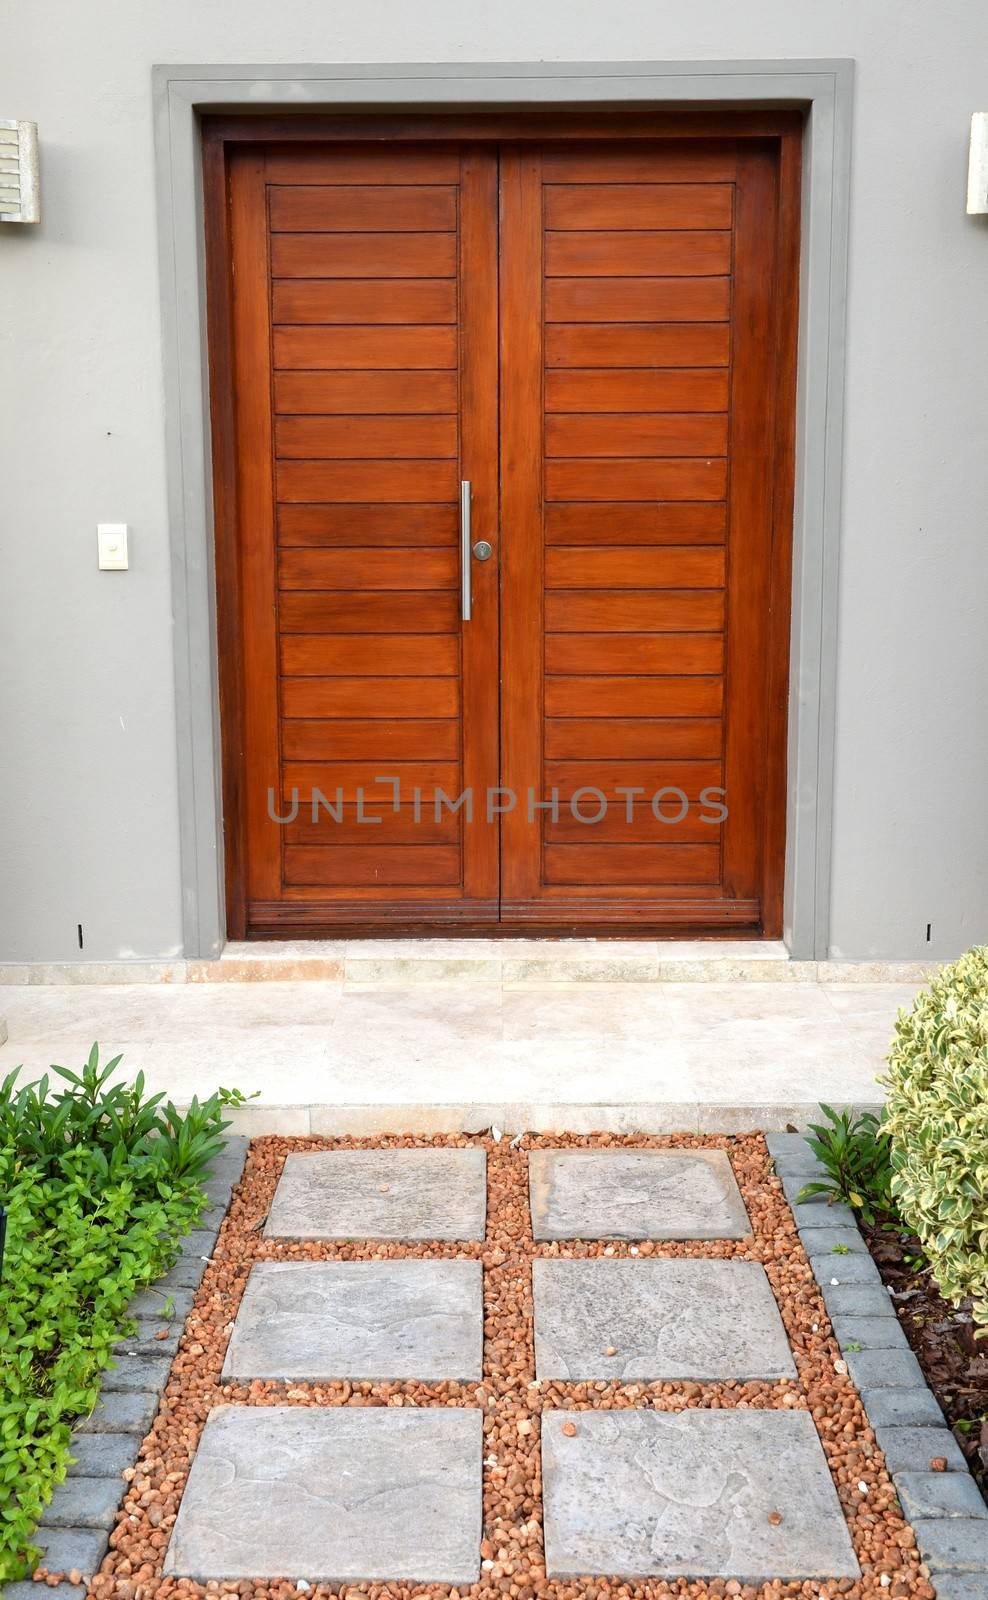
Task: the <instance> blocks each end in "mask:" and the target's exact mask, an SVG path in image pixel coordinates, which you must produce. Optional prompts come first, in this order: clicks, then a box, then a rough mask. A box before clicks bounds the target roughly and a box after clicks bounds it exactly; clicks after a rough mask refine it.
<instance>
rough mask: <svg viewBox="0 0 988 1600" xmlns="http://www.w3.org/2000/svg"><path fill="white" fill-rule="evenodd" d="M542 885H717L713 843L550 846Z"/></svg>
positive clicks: (716, 853) (717, 856) (717, 854)
mask: <svg viewBox="0 0 988 1600" xmlns="http://www.w3.org/2000/svg"><path fill="white" fill-rule="evenodd" d="M542 870H543V876H544V881H545V882H546V883H549V884H552V883H560V884H562V883H566V884H584V883H594V884H601V883H614V884H620V883H643V884H648V885H650V886H651V885H655V886H656V887H658V886H659V885H661V884H677V883H711V884H712V883H717V882H719V880H720V849H719V847H718V846H717V845H716V844H712V845H703V844H666V845H662V844H585V845H569V844H553V845H547V846H546V848H545V850H544V852H543V858H542Z"/></svg>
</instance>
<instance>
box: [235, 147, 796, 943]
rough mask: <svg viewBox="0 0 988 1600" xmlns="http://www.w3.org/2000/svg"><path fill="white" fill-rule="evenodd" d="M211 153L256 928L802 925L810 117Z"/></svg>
mask: <svg viewBox="0 0 988 1600" xmlns="http://www.w3.org/2000/svg"><path fill="white" fill-rule="evenodd" d="M261 131H263V130H259V127H258V124H257V123H256V122H253V123H249V124H247V123H241V122H236V121H228V122H226V123H218V124H217V125H215V127H213V128H211V129H207V135H206V176H207V195H208V196H209V208H208V227H209V245H210V253H209V265H210V328H211V357H212V395H213V422H214V467H215V476H216V497H217V498H216V513H217V517H216V520H217V535H218V562H217V572H218V595H219V624H220V632H219V638H220V667H221V688H222V719H223V731H224V785H225V813H226V825H227V889H228V910H229V917H230V931H231V933H232V934H233V935H240V936H243V935H244V934H246V935H248V936H249V935H265V934H266V935H271V934H274V933H278V932H283V933H284V932H294V933H306V932H308V933H319V932H327V931H333V930H339V929H342V928H347V927H350V928H355V929H368V930H369V929H373V928H385V927H396V926H404V927H406V928H409V929H413V930H414V929H421V930H427V929H435V928H438V927H441V926H442V925H444V924H454V925H457V926H459V927H466V928H483V927H488V928H489V927H490V926H491V925H492V924H494V925H496V924H501V925H502V926H505V927H508V928H511V927H515V928H521V927H526V926H531V927H543V928H545V927H554V928H557V929H561V930H562V929H577V928H585V929H591V928H598V929H602V930H610V931H615V932H616V931H621V930H625V929H626V930H630V931H641V930H642V929H644V928H653V929H679V930H683V931H690V932H702V931H712V930H718V929H730V930H735V931H736V930H745V929H747V930H751V931H753V932H762V933H767V934H774V933H776V932H778V930H779V923H780V916H781V903H780V902H781V881H782V865H783V859H782V858H783V831H784V830H783V821H784V817H783V813H784V804H783V794H784V781H785V771H784V767H785V761H784V749H785V724H786V698H787V682H786V662H787V648H788V647H787V641H788V620H789V607H788V588H789V525H790V521H791V448H792V446H791V437H792V410H793V368H794V354H793V326H794V300H795V260H796V240H795V220H794V219H795V213H796V195H795V189H796V180H795V176H794V174H795V172H796V170H797V151H798V127H797V125H796V123H795V121H794V120H793V119H791V118H780V117H774V118H772V119H767V118H765V117H760V118H757V119H756V118H749V119H744V118H734V119H730V118H725V117H720V118H719V119H717V120H713V119H706V120H704V119H702V118H692V119H688V118H681V119H679V121H678V122H675V123H673V122H668V121H667V122H665V123H662V122H657V121H656V120H655V119H652V120H651V121H649V120H647V119H638V120H636V121H628V122H627V124H626V125H623V124H622V123H621V121H620V120H619V119H616V118H613V117H612V118H609V119H606V120H605V121H604V122H602V123H597V124H588V123H580V122H577V121H576V120H575V119H568V121H560V122H557V123H556V124H531V123H530V124H519V123H514V124H513V123H511V122H510V121H507V122H505V121H501V120H499V119H495V118H487V119H483V118H481V119H474V120H473V121H472V122H471V123H465V124H463V125H461V126H459V125H451V124H450V123H449V121H448V120H447V121H446V122H444V123H423V124H421V125H416V126H411V125H410V124H409V123H408V122H407V121H406V122H405V123H403V124H395V125H393V126H391V127H389V125H388V124H366V125H364V124H360V123H357V124H355V123H354V122H352V121H351V122H350V123H349V124H338V125H333V124H331V123H320V124H318V125H315V124H312V125H303V124H295V125H292V124H289V125H287V126H285V125H282V126H281V127H279V128H276V129H274V128H273V129H271V137H266V138H263V139H262V138H260V137H259V133H260V132H261Z"/></svg>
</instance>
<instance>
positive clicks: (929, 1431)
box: [765, 1133, 988, 1600]
mask: <svg viewBox="0 0 988 1600" xmlns="http://www.w3.org/2000/svg"><path fill="white" fill-rule="evenodd" d="M765 1142H766V1144H767V1145H768V1151H769V1155H770V1156H771V1157H772V1160H773V1161H774V1163H775V1170H776V1173H777V1174H778V1176H779V1178H780V1179H781V1182H782V1188H783V1192H784V1193H785V1197H786V1199H787V1200H788V1202H789V1204H790V1206H791V1207H792V1209H793V1214H794V1216H795V1218H796V1226H797V1228H798V1230H799V1236H800V1239H801V1240H802V1242H803V1246H804V1248H805V1250H806V1253H807V1255H808V1256H809V1258H810V1266H811V1267H812V1268H813V1273H814V1276H815V1277H816V1281H817V1283H818V1284H819V1286H820V1290H821V1293H822V1294H823V1299H824V1304H825V1305H826V1308H827V1314H828V1316H829V1317H830V1321H831V1324H832V1325H833V1329H834V1334H835V1336H836V1338H837V1342H838V1344H839V1345H840V1348H841V1355H842V1356H843V1358H844V1360H845V1361H846V1362H847V1368H848V1372H849V1373H850V1375H851V1378H852V1380H853V1381H854V1383H855V1385H856V1387H857V1389H858V1393H859V1394H860V1396H861V1400H862V1402H863V1404H864V1408H865V1411H866V1412H867V1414H868V1421H869V1422H870V1423H871V1426H872V1428H873V1429H874V1433H875V1438H876V1439H877V1441H878V1445H879V1448H880V1449H881V1450H882V1451H883V1452H884V1455H885V1461H886V1465H887V1466H888V1469H889V1473H890V1474H891V1478H892V1482H893V1483H894V1485H895V1491H896V1494H897V1495H898V1496H899V1503H900V1505H901V1506H902V1510H903V1512H904V1514H905V1516H906V1517H907V1519H908V1521H909V1522H910V1524H911V1526H912V1528H913V1531H914V1532H915V1534H916V1543H917V1545H918V1547H919V1553H920V1556H921V1557H922V1559H923V1561H925V1563H926V1565H927V1567H928V1568H929V1571H930V1578H931V1580H932V1582H933V1585H934V1587H935V1588H936V1592H937V1600H985V1597H986V1596H988V1506H986V1505H985V1502H984V1500H983V1499H982V1497H981V1492H980V1490H979V1489H978V1486H977V1484H976V1483H975V1481H974V1479H973V1478H972V1477H971V1474H970V1473H969V1471H968V1467H967V1462H966V1461H965V1459H964V1456H963V1454H962V1452H961V1450H960V1449H959V1448H958V1445H957V1441H956V1440H955V1438H954V1436H953V1434H952V1433H951V1431H950V1429H949V1428H948V1427H947V1424H946V1421H945V1419H944V1416H943V1412H942V1411H941V1410H940V1407H939V1405H938V1403H937V1401H936V1399H935V1397H934V1395H933V1391H932V1390H931V1389H930V1387H929V1385H928V1384H927V1382H926V1380H925V1378H924V1377H923V1373H922V1369H921V1368H920V1365H919V1363H918V1361H917V1360H916V1358H915V1356H914V1355H913V1354H912V1351H911V1350H910V1349H909V1345H908V1342H907V1340H906V1336H905V1334H904V1333H903V1331H902V1329H901V1328H900V1326H899V1323H898V1319H897V1318H896V1315H895V1312H894V1310H893V1307H892V1302H891V1299H890V1296H889V1292H888V1290H887V1289H886V1287H885V1285H884V1284H883V1283H882V1279H881V1274H880V1273H879V1271H878V1268H877V1267H876V1265H875V1263H874V1261H873V1260H872V1258H871V1255H870V1254H869V1252H868V1249H867V1246H866V1245H865V1243H864V1239H863V1238H862V1236H861V1232H860V1230H859V1228H858V1225H857V1223H856V1221H855V1218H854V1213H853V1212H852V1211H851V1210H849V1208H848V1207H847V1206H842V1205H834V1206H830V1205H828V1204H827V1202H826V1199H825V1198H821V1199H819V1200H811V1201H809V1202H804V1203H803V1204H802V1205H799V1204H797V1201H796V1196H797V1195H798V1194H799V1191H800V1190H801V1189H802V1187H803V1185H804V1184H806V1183H812V1182H813V1181H814V1180H815V1179H817V1178H819V1177H820V1176H822V1169H821V1167H820V1165H819V1163H818V1162H817V1160H816V1157H815V1156H814V1154H813V1152H812V1150H811V1149H810V1147H809V1145H808V1144H807V1143H806V1140H805V1139H804V1137H803V1135H802V1134H801V1133H767V1134H766V1135H765ZM834 1245H838V1246H841V1245H842V1246H844V1249H843V1250H841V1249H838V1251H837V1252H836V1253H835V1252H834ZM845 1251H846V1253H845ZM938 1457H940V1458H943V1459H944V1460H945V1461H946V1463H947V1469H946V1471H945V1472H933V1471H931V1470H930V1462H931V1460H935V1459H937V1458H938Z"/></svg>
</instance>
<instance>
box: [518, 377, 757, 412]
mask: <svg viewBox="0 0 988 1600" xmlns="http://www.w3.org/2000/svg"><path fill="white" fill-rule="evenodd" d="M545 393H546V409H547V411H549V412H550V413H552V412H554V411H624V412H633V411H648V412H661V411H726V410H727V396H728V374H727V372H726V370H724V371H717V369H716V368H709V367H708V368H702V367H701V368H695V369H693V370H689V369H687V368H676V367H668V368H661V367H655V368H651V367H623V368H622V367H617V368H614V369H613V370H610V371H608V370H607V368H596V369H594V368H586V367H584V368H582V369H580V370H571V371H566V370H563V369H560V370H558V371H555V372H547V373H546V375H545Z"/></svg>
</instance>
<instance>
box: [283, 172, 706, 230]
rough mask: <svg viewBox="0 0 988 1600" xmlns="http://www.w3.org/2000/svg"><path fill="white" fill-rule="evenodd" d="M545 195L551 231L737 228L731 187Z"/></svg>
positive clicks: (555, 189)
mask: <svg viewBox="0 0 988 1600" xmlns="http://www.w3.org/2000/svg"><path fill="white" fill-rule="evenodd" d="M296 192H297V191H296ZM542 193H543V214H544V217H545V226H546V227H547V228H556V229H567V230H571V229H574V228H575V229H581V228H593V229H598V228H606V229H610V230H613V229H615V228H620V229H625V228H729V227H730V226H731V200H732V195H733V190H732V188H731V185H730V184H727V183H660V182H656V183H599V184H598V183H579V182H572V183H561V184H556V183H547V184H546V185H545V187H544V189H543V191H542Z"/></svg>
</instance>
